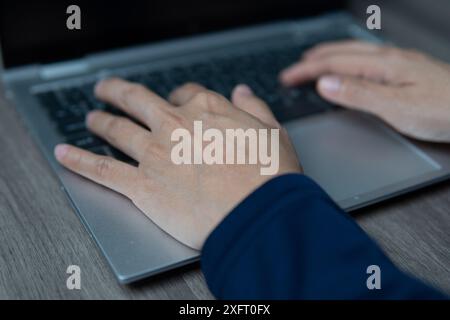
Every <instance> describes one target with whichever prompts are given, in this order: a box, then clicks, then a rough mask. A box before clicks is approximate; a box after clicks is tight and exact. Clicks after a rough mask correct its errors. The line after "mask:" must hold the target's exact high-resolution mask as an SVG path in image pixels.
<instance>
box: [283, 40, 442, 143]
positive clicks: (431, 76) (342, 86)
mask: <svg viewBox="0 0 450 320" xmlns="http://www.w3.org/2000/svg"><path fill="white" fill-rule="evenodd" d="M280 78H281V81H282V83H284V84H285V85H288V86H294V85H298V84H301V83H304V82H306V81H311V80H316V79H318V80H319V81H318V84H317V90H318V92H319V94H320V95H321V96H322V97H323V98H325V99H326V100H329V101H331V102H334V103H336V104H338V105H341V106H344V107H348V108H352V109H357V110H361V111H365V112H369V113H372V114H374V115H376V116H378V117H380V118H381V119H383V120H384V121H386V122H387V123H388V124H390V125H391V126H392V127H394V128H395V129H396V130H398V131H399V132H401V133H403V134H405V135H407V136H410V137H413V138H416V139H420V140H426V141H433V142H450V66H449V65H448V64H445V63H443V62H440V61H437V60H435V59H432V58H430V57H428V56H426V55H424V54H422V53H419V52H416V51H412V50H402V49H397V48H390V47H382V46H379V45H376V44H371V43H364V42H359V41H343V42H335V43H325V44H321V45H318V46H317V47H315V48H312V49H311V50H309V51H307V52H306V53H305V55H304V56H303V58H302V60H301V61H300V62H298V63H296V64H294V65H293V66H291V67H289V68H288V69H286V70H284V71H283V72H282V73H281V75H280Z"/></svg>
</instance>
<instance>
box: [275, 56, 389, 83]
mask: <svg viewBox="0 0 450 320" xmlns="http://www.w3.org/2000/svg"><path fill="white" fill-rule="evenodd" d="M326 74H338V75H346V76H355V77H363V78H366V79H370V80H374V81H391V80H393V77H394V76H393V70H391V69H390V68H389V67H388V66H387V64H386V61H385V59H383V57H382V56H380V55H376V54H346V55H336V56H329V57H324V58H323V59H318V60H305V61H302V62H299V63H297V64H295V65H293V66H291V67H289V68H288V69H286V70H284V71H283V72H282V73H281V75H280V78H281V81H282V83H283V84H285V85H288V86H291V85H296V84H300V83H304V82H307V81H312V80H315V79H317V78H318V77H320V76H322V75H326Z"/></svg>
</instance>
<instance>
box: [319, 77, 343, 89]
mask: <svg viewBox="0 0 450 320" xmlns="http://www.w3.org/2000/svg"><path fill="white" fill-rule="evenodd" d="M319 87H320V89H322V90H323V91H326V92H329V93H336V92H338V91H339V89H340V88H341V80H340V79H339V78H338V77H335V76H325V77H322V78H320V80H319Z"/></svg>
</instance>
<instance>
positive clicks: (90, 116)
mask: <svg viewBox="0 0 450 320" xmlns="http://www.w3.org/2000/svg"><path fill="white" fill-rule="evenodd" d="M96 113H97V112H95V111H91V112H89V113H88V114H87V115H86V125H89V124H90V123H92V120H93V119H94V117H95V116H96Z"/></svg>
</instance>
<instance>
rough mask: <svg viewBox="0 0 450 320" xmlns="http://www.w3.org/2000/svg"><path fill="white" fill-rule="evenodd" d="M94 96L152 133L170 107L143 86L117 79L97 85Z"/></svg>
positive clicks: (107, 80) (103, 81)
mask: <svg viewBox="0 0 450 320" xmlns="http://www.w3.org/2000/svg"><path fill="white" fill-rule="evenodd" d="M95 94H96V95H97V97H98V98H99V99H101V100H103V101H105V102H107V103H110V104H112V105H114V106H116V107H118V108H119V109H121V110H123V111H124V112H126V113H128V114H129V115H131V116H132V117H134V118H136V119H137V120H139V121H141V122H142V123H144V124H146V125H148V126H149V127H150V128H152V130H153V131H154V130H155V129H156V128H157V127H158V124H159V123H161V120H162V119H163V118H164V117H165V115H166V113H167V112H168V109H170V107H171V105H170V104H169V103H168V102H167V101H166V100H164V99H163V98H161V97H160V96H158V95H157V94H156V93H154V92H152V91H150V90H148V89H147V88H145V87H144V86H142V85H140V84H136V83H131V82H128V81H125V80H122V79H118V78H111V79H106V80H102V81H100V82H99V83H97V85H96V86H95Z"/></svg>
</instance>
